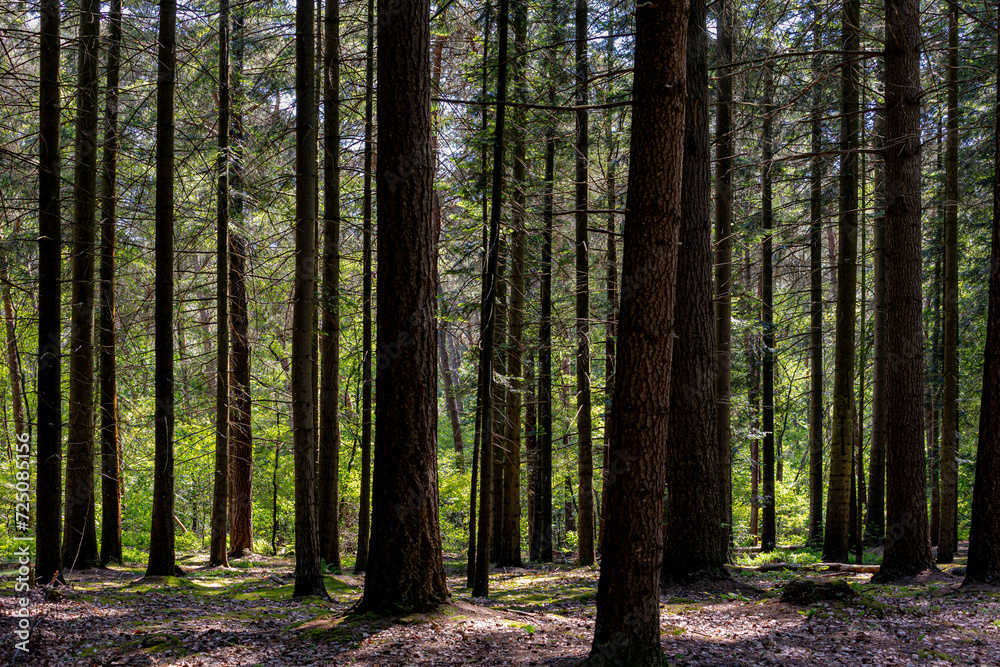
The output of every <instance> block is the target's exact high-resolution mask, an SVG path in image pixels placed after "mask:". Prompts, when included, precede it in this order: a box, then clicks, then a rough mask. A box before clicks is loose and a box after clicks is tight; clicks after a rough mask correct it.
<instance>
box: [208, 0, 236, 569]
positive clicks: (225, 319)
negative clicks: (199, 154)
mask: <svg viewBox="0 0 1000 667" xmlns="http://www.w3.org/2000/svg"><path fill="white" fill-rule="evenodd" d="M229 34H230V32H229V0H219V138H218V145H219V157H218V170H219V176H218V186H217V189H216V211H217V213H216V215H217V217H216V241H215V290H216V294H215V312H216V343H215V345H216V361H215V363H216V383H215V474H214V477H213V485H212V486H213V491H212V533H211V542H210V544H209V556H208V564H209V566H222V567H229V559H228V557H227V554H226V528H227V519H228V503H229V165H230V149H229V119H230V114H231V111H232V110H231V101H232V97H231V94H230V88H229Z"/></svg>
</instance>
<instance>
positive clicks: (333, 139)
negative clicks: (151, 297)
mask: <svg viewBox="0 0 1000 667" xmlns="http://www.w3.org/2000/svg"><path fill="white" fill-rule="evenodd" d="M325 23H326V46H325V49H324V56H325V62H324V71H325V76H324V80H325V84H324V87H323V93H324V100H323V115H324V120H325V122H326V128H325V133H324V140H323V148H324V151H323V154H324V155H323V202H324V205H325V206H326V214H325V215H324V230H323V295H322V299H321V303H322V304H323V335H322V338H321V342H322V359H323V369H322V371H323V372H322V376H323V378H322V383H323V385H322V387H321V393H320V400H321V401H322V402H321V403H320V409H319V412H320V414H319V419H320V424H319V479H318V480H317V485H318V488H317V494H318V498H317V500H318V504H319V534H320V552H321V554H322V558H323V560H324V561H325V562H326V564H327V566H328V567H329V568H330V569H332V570H333V571H335V572H339V571H340V3H339V0H326V20H325Z"/></svg>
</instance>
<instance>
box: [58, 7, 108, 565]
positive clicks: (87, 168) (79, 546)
mask: <svg viewBox="0 0 1000 667" xmlns="http://www.w3.org/2000/svg"><path fill="white" fill-rule="evenodd" d="M100 25H101V7H100V3H99V2H98V0H86V1H85V2H83V3H81V6H80V34H79V48H78V50H77V98H76V160H75V163H74V169H73V171H74V179H73V180H74V183H73V289H72V292H73V293H72V297H71V304H72V307H71V312H70V318H71V320H70V357H69V414H68V427H67V438H66V514H65V524H64V529H63V544H62V547H63V563H64V564H65V565H66V567H67V568H68V569H70V570H86V569H90V568H92V567H98V566H99V565H101V557H100V554H99V552H98V548H97V522H96V518H95V516H94V511H95V506H94V229H95V226H96V218H97V126H98V123H97V108H98V93H97V89H98V72H97V70H98V60H99V58H98V52H99V49H100Z"/></svg>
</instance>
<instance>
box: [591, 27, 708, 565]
mask: <svg viewBox="0 0 1000 667" xmlns="http://www.w3.org/2000/svg"><path fill="white" fill-rule="evenodd" d="M609 11H610V12H612V13H611V16H610V17H609V19H608V24H609V28H608V38H607V40H606V41H605V44H606V51H607V59H608V63H611V62H612V61H613V58H614V44H615V38H614V33H615V27H614V26H615V16H614V9H613V8H612V9H609ZM609 90H610V88H609ZM610 99H611V97H610V95H608V96H607V100H610ZM706 102H707V100H706ZM605 118H606V123H605V135H604V145H605V150H606V151H607V160H608V165H607V167H606V169H607V188H608V195H607V203H608V233H607V236H606V238H605V248H606V254H605V269H604V270H605V273H606V286H607V287H606V293H607V299H608V311H607V319H606V320H605V323H604V446H603V451H602V453H601V459H602V461H603V463H604V474H603V476H602V477H601V507H600V510H599V512H600V515H599V517H598V520H597V525H598V528H599V531H598V538H597V550H598V551H600V549H601V542H602V540H603V539H604V531H605V529H606V528H607V517H608V497H607V494H605V493H604V480H605V479H606V477H607V466H608V461H609V457H608V448H609V446H610V442H611V420H612V414H611V413H612V406H613V398H614V390H615V339H616V338H617V337H618V241H617V240H616V238H615V237H616V236H617V234H616V233H615V206H616V205H617V204H618V197H617V193H616V189H617V183H616V178H617V175H616V169H615V154H616V152H615V150H614V146H615V144H614V127H613V125H614V122H613V113H612V110H611V109H606V110H605ZM708 159H709V161H711V157H710V156H709V158H708ZM709 196H711V194H710V195H709ZM709 280H711V276H709ZM713 340H714V339H713ZM712 418H713V419H714V416H713V417H712Z"/></svg>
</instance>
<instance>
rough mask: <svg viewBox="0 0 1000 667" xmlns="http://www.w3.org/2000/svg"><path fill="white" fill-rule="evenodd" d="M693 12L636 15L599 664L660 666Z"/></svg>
mask: <svg viewBox="0 0 1000 667" xmlns="http://www.w3.org/2000/svg"><path fill="white" fill-rule="evenodd" d="M687 24H688V5H687V3H685V2H661V3H656V4H654V5H643V6H641V7H639V9H638V10H637V11H636V42H635V80H634V84H633V100H634V101H633V104H632V115H633V124H632V128H633V129H632V140H631V162H630V169H629V183H628V206H627V207H626V208H627V211H628V213H626V218H625V239H624V240H625V245H624V251H623V258H624V266H623V268H622V284H623V285H624V286H626V289H625V291H623V293H622V304H621V329H620V334H619V347H618V360H619V371H618V378H617V382H616V384H615V406H616V409H615V415H614V426H613V430H612V433H613V437H612V440H611V457H612V462H611V466H610V473H611V476H610V477H609V479H608V484H607V490H606V493H607V494H608V523H607V536H606V539H605V541H604V553H603V560H602V567H601V576H600V580H599V583H598V587H597V618H596V623H595V628H594V643H593V647H592V648H591V652H590V659H589V663H590V664H595V665H596V664H602V665H605V664H630V665H658V664H660V662H661V661H662V659H663V649H662V647H661V646H660V604H659V582H660V560H661V557H662V553H663V551H662V550H663V488H664V485H665V483H666V475H665V469H666V468H665V463H666V456H665V454H666V446H665V445H666V439H667V436H668V430H667V429H668V416H669V415H668V406H669V400H670V374H671V354H672V349H673V339H674V336H675V331H674V289H675V280H676V277H677V247H678V246H677V244H678V240H679V232H680V227H681V219H682V215H683V213H682V207H681V199H682V197H681V185H682V173H683V161H684V160H683V157H684V108H685V98H686V91H685V79H686V75H685V60H686V48H687Z"/></svg>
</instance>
